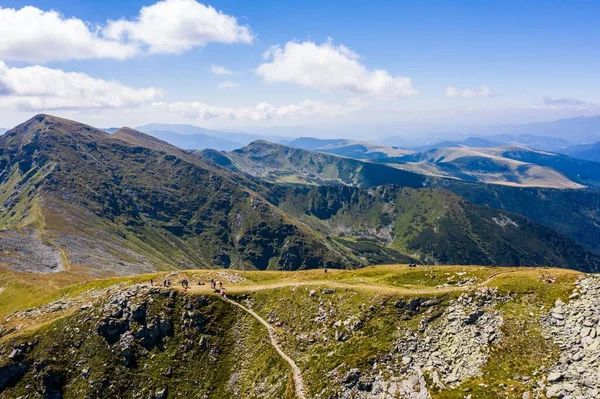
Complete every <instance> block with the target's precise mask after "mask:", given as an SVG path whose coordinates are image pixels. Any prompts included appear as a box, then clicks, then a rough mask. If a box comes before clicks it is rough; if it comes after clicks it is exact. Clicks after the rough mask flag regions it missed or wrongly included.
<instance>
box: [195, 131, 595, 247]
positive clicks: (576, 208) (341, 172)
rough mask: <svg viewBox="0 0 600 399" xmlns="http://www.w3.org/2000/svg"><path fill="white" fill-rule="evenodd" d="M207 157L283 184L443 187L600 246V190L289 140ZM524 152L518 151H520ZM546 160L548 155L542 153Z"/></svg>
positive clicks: (250, 146)
mask: <svg viewBox="0 0 600 399" xmlns="http://www.w3.org/2000/svg"><path fill="white" fill-rule="evenodd" d="M199 154H200V155H201V156H203V157H204V158H205V159H210V160H212V161H213V162H215V163H216V164H219V165H221V166H223V167H226V168H228V169H230V170H234V171H240V172H244V173H247V174H250V175H253V176H254V177H257V178H261V179H263V180H267V181H270V182H273V183H280V184H290V183H294V184H313V185H347V186H354V187H363V188H372V187H377V186H381V185H389V184H393V185H398V186H403V187H412V188H422V187H430V188H438V189H439V188H442V189H445V190H450V191H453V192H454V193H456V194H458V195H460V196H461V197H463V198H465V199H466V200H468V201H469V202H471V203H473V204H478V205H482V206H488V207H493V208H496V209H503V210H505V211H508V212H512V213H517V214H522V215H524V216H526V217H527V218H529V219H530V220H532V221H535V222H537V223H540V224H543V225H545V226H547V227H550V228H552V229H555V230H557V231H559V232H561V233H562V234H565V235H568V236H569V237H571V238H573V239H575V240H576V241H577V242H579V243H580V244H582V245H584V246H585V247H587V248H589V249H592V250H594V251H600V245H599V244H598V242H599V241H598V240H599V239H600V227H599V226H600V213H599V212H598V210H599V209H600V192H598V191H597V190H596V189H580V188H578V189H555V188H540V187H516V186H511V185H506V184H503V185H498V184H483V183H480V182H469V181H464V180H460V179H456V178H447V177H435V176H426V175H422V174H418V173H414V172H408V171H404V170H400V169H398V168H397V167H396V165H392V164H384V163H380V162H376V163H374V162H370V161H364V160H357V159H351V158H346V157H340V156H335V155H331V154H326V153H320V152H316V151H308V150H302V149H298V148H291V147H286V146H283V145H278V144H273V143H267V142H256V143H252V144H251V145H249V146H247V147H245V148H242V149H239V150H236V151H232V152H229V153H223V152H217V151H203V152H200V153H199ZM517 155H518V154H513V156H515V157H516V156H517ZM542 159H543V157H542Z"/></svg>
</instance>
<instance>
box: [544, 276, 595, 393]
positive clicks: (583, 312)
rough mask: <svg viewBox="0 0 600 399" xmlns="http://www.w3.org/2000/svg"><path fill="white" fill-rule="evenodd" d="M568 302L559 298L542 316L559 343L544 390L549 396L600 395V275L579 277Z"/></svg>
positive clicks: (547, 328)
mask: <svg viewBox="0 0 600 399" xmlns="http://www.w3.org/2000/svg"><path fill="white" fill-rule="evenodd" d="M569 299H570V300H569V302H568V303H564V302H563V301H560V300H558V301H556V304H555V306H554V307H553V308H552V310H551V311H550V314H549V315H547V316H546V317H544V319H543V320H542V322H543V324H544V326H545V330H546V332H547V335H548V337H549V338H550V339H552V340H553V341H554V343H555V344H556V345H558V346H559V348H560V350H561V353H560V357H559V360H558V362H557V363H556V364H555V365H554V366H553V367H552V368H551V369H550V370H549V372H548V373H547V375H546V381H543V382H542V385H541V391H543V392H545V394H546V396H547V397H549V398H598V397H600V325H599V324H598V321H599V320H600V277H599V276H587V277H585V278H582V279H580V280H579V281H578V282H577V284H576V287H575V290H574V292H573V294H572V295H571V296H570V298H569Z"/></svg>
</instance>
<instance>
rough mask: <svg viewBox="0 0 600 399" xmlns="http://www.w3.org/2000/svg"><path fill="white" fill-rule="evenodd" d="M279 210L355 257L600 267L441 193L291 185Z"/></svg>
mask: <svg viewBox="0 0 600 399" xmlns="http://www.w3.org/2000/svg"><path fill="white" fill-rule="evenodd" d="M280 206H281V207H282V208H283V209H285V210H286V211H287V212H289V213H290V214H292V215H294V216H295V217H297V218H298V219H300V220H303V221H304V222H305V223H306V224H308V225H310V226H312V227H313V228H314V229H315V230H318V231H322V232H323V234H327V235H328V238H329V240H331V241H337V242H343V243H344V244H345V245H349V246H351V247H353V248H355V250H356V252H357V254H360V253H361V251H364V252H365V253H368V252H375V253H378V252H379V253H385V252H387V253H401V254H405V255H408V256H412V257H414V258H418V259H420V260H421V261H422V262H424V263H430V264H431V263H439V264H457V263H461V264H486V265H506V266H509V265H513V266H514V265H523V266H544V265H553V266H557V267H567V268H575V269H579V270H586V271H597V270H598V267H599V266H600V258H599V257H598V256H597V255H595V254H593V253H591V252H589V251H586V250H585V249H584V248H583V247H581V246H580V245H578V244H576V243H575V242H574V241H573V240H571V239H569V238H567V237H565V236H563V235H561V234H558V233H556V231H554V230H552V229H549V228H547V227H544V226H541V225H538V224H535V223H532V222H531V221H529V220H528V219H526V218H524V217H522V216H519V215H515V214H511V213H507V212H503V211H499V210H496V209H492V208H485V207H482V206H477V205H473V204H470V203H468V202H466V201H465V200H464V199H462V198H461V197H459V196H457V195H456V194H453V193H451V192H449V191H444V190H430V189H420V190H414V189H407V188H400V187H397V186H382V187H378V188H374V189H370V190H367V189H360V188H353V187H339V186H322V187H316V188H311V187H296V188H294V189H290V190H289V191H288V195H287V197H286V198H285V200H284V201H282V202H281V205H280ZM382 262H389V260H385V259H382Z"/></svg>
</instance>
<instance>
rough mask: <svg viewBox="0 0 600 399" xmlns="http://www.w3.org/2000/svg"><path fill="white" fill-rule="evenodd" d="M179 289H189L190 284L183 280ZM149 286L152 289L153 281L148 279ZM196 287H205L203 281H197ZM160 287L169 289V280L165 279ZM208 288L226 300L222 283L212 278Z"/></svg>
mask: <svg viewBox="0 0 600 399" xmlns="http://www.w3.org/2000/svg"><path fill="white" fill-rule="evenodd" d="M180 283H181V288H183V289H184V290H188V289H190V282H189V280H187V279H183V280H181V281H180ZM150 285H151V286H152V287H154V279H150ZM198 285H205V283H204V281H202V280H199V281H198ZM162 286H163V287H165V288H169V287H171V280H170V279H169V278H165V279H164V280H163V282H162ZM210 288H211V289H212V290H214V292H215V293H218V294H221V296H222V297H223V298H226V295H225V287H223V282H222V281H221V280H215V279H214V278H211V279H210Z"/></svg>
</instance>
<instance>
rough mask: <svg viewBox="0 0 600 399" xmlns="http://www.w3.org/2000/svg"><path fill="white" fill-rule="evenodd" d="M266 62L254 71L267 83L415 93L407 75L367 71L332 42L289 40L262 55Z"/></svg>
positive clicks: (360, 92)
mask: <svg viewBox="0 0 600 399" xmlns="http://www.w3.org/2000/svg"><path fill="white" fill-rule="evenodd" d="M264 57H265V59H266V60H267V62H265V63H263V64H261V65H260V66H259V67H258V69H257V73H258V74H259V75H260V76H262V77H263V79H264V80H266V81H267V82H291V83H296V84H299V85H301V86H305V87H316V88H319V89H323V90H343V91H348V92H351V93H354V94H358V95H372V96H376V97H401V96H409V95H414V94H417V93H418V92H417V90H416V89H415V88H414V87H413V84H412V81H411V79H410V78H406V77H401V76H392V75H390V73H389V72H387V71H385V70H383V69H374V70H369V69H367V68H366V67H365V66H364V65H363V64H361V63H360V61H359V56H358V55H357V54H355V53H354V52H352V51H351V50H350V49H348V48H347V47H345V46H343V45H339V46H335V45H334V44H333V43H332V42H331V41H328V42H326V43H323V44H321V45H318V44H316V43H314V42H303V43H298V42H288V43H287V44H286V45H285V46H284V47H283V48H282V47H279V46H276V47H272V48H271V49H270V50H269V51H267V52H266V53H265V54H264Z"/></svg>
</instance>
